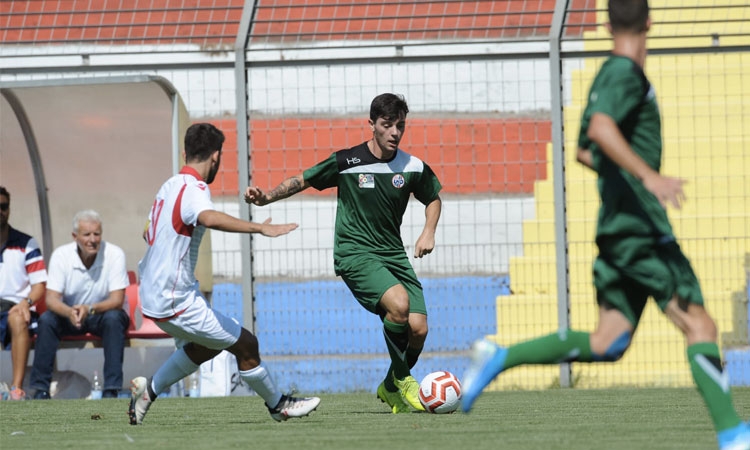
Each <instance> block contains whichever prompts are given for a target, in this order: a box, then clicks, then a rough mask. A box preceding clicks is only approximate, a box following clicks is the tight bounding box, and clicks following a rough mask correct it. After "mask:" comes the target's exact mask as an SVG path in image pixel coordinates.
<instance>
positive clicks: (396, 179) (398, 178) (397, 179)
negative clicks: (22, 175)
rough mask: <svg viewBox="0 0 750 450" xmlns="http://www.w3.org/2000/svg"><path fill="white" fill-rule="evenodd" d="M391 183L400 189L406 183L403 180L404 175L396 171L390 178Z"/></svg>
mask: <svg viewBox="0 0 750 450" xmlns="http://www.w3.org/2000/svg"><path fill="white" fill-rule="evenodd" d="M391 184H393V187H395V188H396V189H401V188H402V187H404V184H406V181H404V176H403V175H401V174H400V173H397V174H396V175H394V176H393V178H391Z"/></svg>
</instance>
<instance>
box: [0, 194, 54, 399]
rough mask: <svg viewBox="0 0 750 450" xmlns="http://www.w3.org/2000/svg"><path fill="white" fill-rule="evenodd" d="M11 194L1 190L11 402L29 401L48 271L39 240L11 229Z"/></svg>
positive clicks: (3, 316) (0, 264)
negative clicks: (32, 352) (29, 373)
mask: <svg viewBox="0 0 750 450" xmlns="http://www.w3.org/2000/svg"><path fill="white" fill-rule="evenodd" d="M9 217H10V192H8V190H7V189H5V188H4V187H3V186H0V346H2V347H3V348H8V345H9V344H10V359H11V364H12V365H13V382H12V384H11V386H10V399H11V400H25V399H26V392H24V390H23V378H24V376H25V375H26V363H27V362H28V360H29V349H30V348H31V335H32V334H33V333H34V331H35V329H36V323H37V317H38V316H37V314H36V311H35V310H34V307H33V305H34V303H36V302H37V301H38V300H40V299H42V298H43V297H44V284H45V282H46V281H47V269H46V268H45V266H44V258H43V257H42V251H41V250H39V245H38V244H37V243H36V240H35V239H34V238H33V237H31V236H29V235H28V234H26V233H22V232H20V231H18V230H16V229H15V228H13V227H11V226H10V224H9V223H8V218H9Z"/></svg>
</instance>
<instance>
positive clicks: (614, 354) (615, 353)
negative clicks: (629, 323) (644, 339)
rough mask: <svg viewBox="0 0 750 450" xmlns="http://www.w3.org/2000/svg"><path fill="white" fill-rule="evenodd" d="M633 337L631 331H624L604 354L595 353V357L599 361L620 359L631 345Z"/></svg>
mask: <svg viewBox="0 0 750 450" xmlns="http://www.w3.org/2000/svg"><path fill="white" fill-rule="evenodd" d="M631 337H632V335H631V333H630V331H626V332H624V333H622V334H621V335H620V336H619V337H618V338H617V339H615V340H614V341H613V342H612V343H611V344H610V345H609V347H607V349H606V350H605V351H604V353H603V354H595V355H594V359H595V360H597V361H610V362H614V361H618V360H619V359H620V358H622V356H623V355H624V354H625V351H627V349H628V347H630V338H631Z"/></svg>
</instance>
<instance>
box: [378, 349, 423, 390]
mask: <svg viewBox="0 0 750 450" xmlns="http://www.w3.org/2000/svg"><path fill="white" fill-rule="evenodd" d="M421 354H422V349H421V348H413V347H409V348H407V349H406V365H407V366H409V369H411V368H412V367H414V366H415V365H416V364H417V360H418V359H419V355H421ZM384 382H385V388H386V390H388V391H390V392H396V391H397V390H398V388H397V387H396V384H395V383H394V382H393V363H391V366H390V367H388V373H387V374H386V375H385V380H384Z"/></svg>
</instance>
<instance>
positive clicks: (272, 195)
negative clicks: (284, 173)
mask: <svg viewBox="0 0 750 450" xmlns="http://www.w3.org/2000/svg"><path fill="white" fill-rule="evenodd" d="M301 190H302V181H300V179H299V177H291V178H288V179H287V180H286V181H284V182H283V183H281V184H280V185H278V186H276V188H274V189H273V190H272V191H271V192H269V193H268V194H266V197H267V198H268V202H269V203H270V202H274V201H276V200H281V199H283V198H287V197H291V196H292V195H294V194H296V193H297V192H299V191H301Z"/></svg>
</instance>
